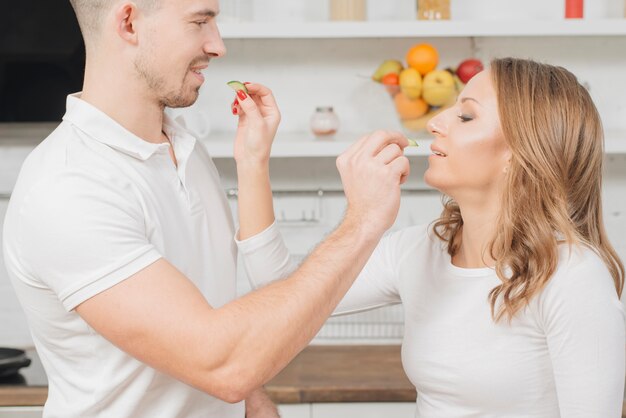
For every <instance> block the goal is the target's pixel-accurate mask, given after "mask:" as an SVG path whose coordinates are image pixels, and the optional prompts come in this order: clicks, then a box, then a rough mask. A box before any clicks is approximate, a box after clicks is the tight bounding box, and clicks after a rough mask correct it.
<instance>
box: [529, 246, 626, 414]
mask: <svg viewBox="0 0 626 418" xmlns="http://www.w3.org/2000/svg"><path fill="white" fill-rule="evenodd" d="M573 251H576V252H577V251H583V252H584V258H583V260H582V261H580V260H579V261H576V262H574V263H573V264H574V265H573V266H568V267H567V268H566V269H562V268H559V269H558V270H557V273H556V274H555V275H554V276H553V278H552V279H551V280H550V283H549V284H548V286H546V288H545V289H544V291H543V292H542V294H541V295H540V297H539V317H540V320H541V321H542V322H543V326H544V330H545V333H546V338H547V344H548V349H549V351H550V357H551V360H552V367H553V373H554V380H555V385H556V390H557V396H558V401H559V409H560V412H561V416H562V417H568V418H592V417H597V418H605V417H620V416H621V413H622V402H623V399H624V377H625V350H624V348H625V344H626V340H625V336H624V330H625V328H624V311H623V307H622V304H621V302H620V301H619V298H618V297H617V292H616V290H615V286H614V284H613V279H612V276H611V275H610V274H609V272H608V270H607V268H606V266H605V265H604V263H603V262H602V260H601V259H600V258H599V257H598V256H596V255H595V254H594V253H592V252H591V251H590V250H580V249H574V250H573ZM572 257H575V256H572ZM570 264H572V263H570Z"/></svg>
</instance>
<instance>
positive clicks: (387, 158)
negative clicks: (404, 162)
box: [375, 143, 404, 164]
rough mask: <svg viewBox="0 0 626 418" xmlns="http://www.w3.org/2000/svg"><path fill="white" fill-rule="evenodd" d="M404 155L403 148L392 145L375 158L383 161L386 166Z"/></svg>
mask: <svg viewBox="0 0 626 418" xmlns="http://www.w3.org/2000/svg"><path fill="white" fill-rule="evenodd" d="M402 155H404V152H403V151H402V148H400V146H399V145H398V144H395V143H392V144H389V145H387V146H385V148H383V149H382V150H381V151H380V152H379V153H378V155H377V156H376V157H375V158H376V159H377V160H380V161H382V162H383V163H384V164H389V163H390V162H392V161H393V160H395V159H396V158H398V157H401V156H402Z"/></svg>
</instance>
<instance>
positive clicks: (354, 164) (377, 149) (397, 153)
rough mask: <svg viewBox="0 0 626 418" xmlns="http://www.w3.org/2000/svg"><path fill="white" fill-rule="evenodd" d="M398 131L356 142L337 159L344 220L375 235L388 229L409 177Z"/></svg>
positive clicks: (375, 135) (395, 214) (396, 212)
mask: <svg viewBox="0 0 626 418" xmlns="http://www.w3.org/2000/svg"><path fill="white" fill-rule="evenodd" d="M408 144H409V142H408V140H407V139H406V137H405V136H404V135H403V134H401V133H400V132H392V131H391V132H387V131H376V132H374V133H372V134H370V135H366V136H364V137H362V138H361V139H359V140H358V141H357V142H355V143H354V144H353V145H352V146H350V148H348V149H347V150H346V151H345V152H344V153H343V154H341V155H340V156H339V158H337V168H338V169H339V173H340V174H341V181H342V183H343V187H344V190H345V194H346V198H347V199H348V209H347V211H346V219H352V220H354V221H355V222H356V223H357V224H359V225H361V226H362V228H364V229H365V230H367V231H368V232H371V233H372V234H373V235H374V236H376V235H381V234H382V233H384V231H386V230H387V229H389V228H390V227H391V226H392V225H393V222H394V221H395V219H396V216H397V215H398V210H399V208H400V185H401V184H403V183H404V182H405V181H406V178H407V177H408V175H409V171H410V169H409V160H408V159H407V158H406V157H405V156H404V148H406V147H407V145H408Z"/></svg>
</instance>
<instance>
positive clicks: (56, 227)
mask: <svg viewBox="0 0 626 418" xmlns="http://www.w3.org/2000/svg"><path fill="white" fill-rule="evenodd" d="M163 129H164V131H165V133H166V134H167V135H168V137H169V138H170V140H171V142H172V144H173V147H174V151H175V154H176V157H177V160H178V168H177V167H176V166H175V165H174V163H173V161H172V159H171V157H170V155H169V146H170V145H169V144H151V143H148V142H146V141H144V140H142V139H140V138H138V137H137V136H135V135H133V134H132V133H130V132H129V131H127V130H126V129H124V128H123V127H122V126H121V125H119V124H118V123H116V122H115V121H114V120H113V119H111V118H110V117H108V116H107V115H106V114H104V113H103V112H101V111H99V110H98V109H97V108H95V107H93V106H91V105H90V104H88V103H86V102H84V101H82V100H81V99H79V98H78V97H77V96H69V97H68V100H67V113H66V114H65V116H64V118H63V122H62V123H61V124H60V125H59V127H58V128H57V129H56V130H55V131H54V132H53V133H52V134H51V135H50V136H49V137H48V138H46V139H45V140H44V141H43V142H42V143H41V144H40V145H39V146H38V147H37V148H36V149H35V150H34V151H33V152H32V153H31V154H30V155H29V157H28V158H27V160H26V161H25V163H24V165H23V167H22V170H21V172H20V175H19V178H18V181H17V184H16V186H15V189H14V191H13V196H12V198H11V202H10V204H9V209H8V212H7V216H6V220H5V225H4V231H5V232H4V245H3V248H4V257H5V263H6V265H7V269H8V271H9V276H10V277H11V280H12V282H13V285H14V287H15V290H16V292H17V295H18V297H19V299H20V302H21V303H22V305H23V307H24V309H25V311H26V315H27V318H28V321H29V325H30V327H31V331H32V335H33V339H34V341H35V345H36V347H37V351H38V353H39V355H40V357H41V360H42V363H43V365H44V367H45V370H46V373H47V375H48V379H49V396H48V401H47V403H46V406H45V409H44V417H46V418H56V417H59V418H61V417H62V418H73V417H75V418H90V417H102V418H125V417H133V418H159V417H164V418H166V417H167V418H174V417H185V418H200V417H202V418H206V417H215V418H231V417H233V418H234V417H237V418H241V417H243V416H244V405H243V403H239V404H234V405H231V404H228V403H225V402H222V401H220V400H218V399H215V398H212V397H210V396H208V395H206V394H204V393H202V392H200V391H197V390H196V389H193V388H191V387H189V386H187V385H185V384H183V383H181V382H179V381H177V380H175V379H173V378H171V377H169V376H168V375H165V374H163V373H160V372H158V371H156V370H154V369H152V368H150V367H148V366H146V365H145V364H143V363H141V362H139V361H137V360H135V359H134V358H132V357H130V356H129V355H127V354H126V353H124V352H123V351H121V350H119V349H118V348H116V347H115V346H113V345H112V344H111V343H109V342H108V341H107V340H105V339H104V338H103V337H101V336H100V335H99V334H97V333H96V332H95V331H94V330H93V329H91V328H90V327H89V325H88V324H87V323H85V322H84V321H83V320H82V319H81V317H80V316H79V315H78V314H76V312H75V311H74V308H75V307H76V306H77V305H79V304H80V303H82V302H83V301H85V300H87V299H89V298H90V297H92V296H94V295H96V294H98V293H99V292H102V291H104V290H106V289H108V288H110V287H111V286H114V285H116V284H117V283H119V282H121V281H123V280H125V279H126V278H128V277H130V276H131V275H133V274H134V273H136V272H138V271H139V270H141V269H143V268H145V267H146V266H148V265H149V264H151V263H153V262H155V261H156V260H158V259H159V258H161V257H163V258H165V259H167V260H168V261H169V262H170V263H172V264H173V265H174V266H175V267H176V268H177V269H178V270H180V271H181V272H183V273H184V274H185V275H186V276H187V277H188V278H189V279H190V280H192V281H193V282H194V283H195V284H196V286H197V287H198V288H199V289H200V290H201V291H202V293H203V294H204V295H205V297H206V299H207V300H208V302H209V303H210V304H211V305H212V306H213V307H219V306H222V305H224V304H225V303H227V302H228V301H230V300H232V299H233V298H234V297H235V295H236V283H235V280H236V246H235V242H234V227H233V221H232V216H231V212H230V209H229V206H228V202H227V201H226V197H225V195H224V191H223V189H222V188H221V185H220V181H219V175H218V173H217V170H216V168H215V165H214V164H213V162H212V161H211V159H210V158H209V156H208V155H207V153H206V152H205V150H204V149H203V147H202V146H201V145H200V144H198V143H196V140H195V139H194V138H193V137H191V136H190V135H189V134H188V133H187V132H186V131H185V130H184V129H183V128H182V127H180V126H178V125H177V124H176V123H175V122H174V121H172V120H170V119H168V118H167V117H166V119H165V122H164V127H163ZM180 303H185V301H183V300H181V301H180ZM180 349H181V350H185V347H184V346H182V345H181V347H180ZM207 355H210V353H207Z"/></svg>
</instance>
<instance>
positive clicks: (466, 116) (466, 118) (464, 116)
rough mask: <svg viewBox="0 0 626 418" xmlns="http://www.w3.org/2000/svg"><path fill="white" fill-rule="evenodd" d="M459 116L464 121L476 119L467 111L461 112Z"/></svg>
mask: <svg viewBox="0 0 626 418" xmlns="http://www.w3.org/2000/svg"><path fill="white" fill-rule="evenodd" d="M458 118H459V119H460V120H461V122H462V123H465V122H469V121H471V120H474V117H472V116H470V115H468V114H465V113H461V114H460V115H458Z"/></svg>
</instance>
